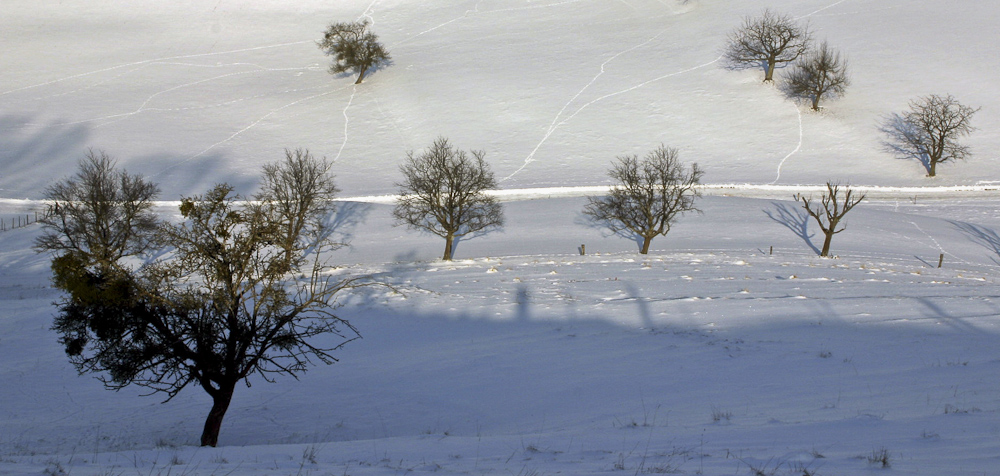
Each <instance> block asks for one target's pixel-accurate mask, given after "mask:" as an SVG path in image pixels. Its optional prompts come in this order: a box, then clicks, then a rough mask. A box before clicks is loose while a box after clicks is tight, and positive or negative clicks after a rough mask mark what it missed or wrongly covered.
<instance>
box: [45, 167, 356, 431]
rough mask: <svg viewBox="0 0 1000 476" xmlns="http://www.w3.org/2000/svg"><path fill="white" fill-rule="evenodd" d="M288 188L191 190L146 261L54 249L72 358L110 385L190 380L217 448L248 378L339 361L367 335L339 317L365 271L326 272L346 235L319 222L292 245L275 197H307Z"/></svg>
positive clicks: (171, 384)
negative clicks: (340, 305)
mask: <svg viewBox="0 0 1000 476" xmlns="http://www.w3.org/2000/svg"><path fill="white" fill-rule="evenodd" d="M276 167H277V169H282V170H283V169H284V168H286V167H291V166H290V165H288V163H287V162H286V163H285V164H281V165H277V166H276ZM321 169H322V167H321ZM270 170H272V171H273V170H275V169H273V168H272V169H270ZM324 171H325V169H324ZM279 175H280V174H279ZM331 185H332V184H331ZM289 186H292V185H289V184H287V183H282V182H280V181H279V182H271V185H270V186H269V187H265V190H266V191H267V190H269V191H270V193H263V192H262V193H263V195H262V196H263V197H265V198H267V199H268V200H265V201H256V200H255V201H247V200H244V199H243V198H242V197H240V196H239V195H236V194H234V193H233V189H232V187H231V186H229V185H226V184H222V185H218V186H216V187H214V188H213V189H212V190H210V191H209V192H207V193H206V194H204V195H202V196H194V197H186V198H184V199H182V200H181V205H180V212H181V215H182V216H183V221H182V222H180V223H177V224H162V225H161V227H160V228H159V230H158V232H157V234H158V236H157V239H156V242H157V243H158V245H159V247H160V248H159V249H157V251H158V252H159V253H160V255H159V256H160V257H159V259H157V260H156V261H153V262H149V263H146V264H144V265H141V266H138V267H134V266H132V265H130V264H129V263H130V262H135V261H137V260H129V259H121V258H120V259H118V260H117V261H112V262H108V263H107V264H106V265H102V266H93V265H91V264H90V263H93V262H94V261H95V260H96V258H94V257H93V256H92V255H91V254H90V252H89V251H88V250H87V249H84V248H74V249H72V253H64V254H62V255H59V256H57V257H56V258H54V259H53V264H52V269H53V275H54V277H53V282H54V283H55V285H56V287H58V288H59V289H61V290H63V291H65V292H66V293H67V295H66V297H64V298H63V299H62V301H61V302H60V303H59V313H58V315H57V317H56V319H55V324H54V326H53V328H54V329H55V330H56V331H57V332H59V334H60V335H61V337H60V341H61V343H62V344H63V345H64V346H65V349H66V353H67V354H68V355H69V358H70V361H71V363H73V365H74V366H75V367H76V368H77V370H78V371H79V372H80V373H96V374H99V375H100V378H101V380H102V381H103V382H104V385H105V386H106V387H108V388H111V389H120V388H124V387H126V386H129V385H137V386H141V387H146V388H148V389H151V390H152V391H153V392H154V393H156V392H162V393H164V394H166V395H167V400H170V399H171V398H173V397H174V396H175V395H177V394H178V392H180V391H181V390H183V389H184V388H185V387H187V386H188V385H195V386H198V387H201V388H202V389H203V390H204V391H205V392H206V393H208V394H209V396H211V397H212V408H211V410H210V412H209V414H208V417H207V418H206V420H205V426H204V430H203V432H202V436H201V444H202V445H203V446H215V445H216V444H217V443H218V438H219V430H220V428H221V425H222V420H223V418H224V416H225V414H226V411H227V410H228V408H229V405H230V403H231V401H232V397H233V393H234V391H235V388H236V386H237V385H238V384H239V383H240V382H245V383H246V384H247V385H249V384H250V380H251V378H252V377H255V376H256V377H259V378H262V379H264V380H265V381H273V380H274V378H275V377H276V376H278V375H290V376H293V377H294V376H297V375H298V374H300V373H302V372H305V371H306V370H307V368H308V367H310V366H311V365H313V364H314V363H316V361H319V362H323V363H327V364H330V363H333V362H335V361H336V359H335V358H334V357H333V355H332V352H333V351H334V350H336V349H338V348H340V347H341V346H343V345H344V344H346V343H347V342H349V341H351V340H354V339H356V338H358V337H359V335H358V333H357V331H356V330H355V329H354V328H353V327H352V326H351V325H350V323H348V322H347V321H345V320H342V319H340V318H338V317H337V316H336V315H334V314H333V310H334V309H335V308H336V306H337V303H336V300H335V299H336V296H337V294H338V293H340V292H341V291H344V290H347V289H351V288H354V287H357V286H360V285H363V284H364V283H363V282H362V279H363V278H357V277H346V278H345V277H336V276H334V275H331V274H329V273H328V272H327V271H328V270H329V268H330V267H329V266H327V265H326V263H324V262H323V261H322V260H321V259H322V258H321V255H322V254H323V251H324V250H326V249H329V248H330V247H333V246H337V244H336V243H332V242H331V241H329V239H328V238H326V237H328V236H329V235H330V233H327V232H324V230H323V229H322V227H323V225H322V222H321V221H317V222H315V223H318V224H319V225H318V226H319V228H320V229H317V230H315V231H316V234H315V236H314V237H311V242H310V245H309V247H305V246H299V245H297V244H296V245H293V246H292V247H291V248H289V247H287V246H286V244H287V243H289V242H291V243H299V242H300V240H302V239H303V236H302V235H301V234H300V235H296V236H291V237H290V236H289V231H288V230H289V226H288V224H289V220H288V214H287V212H286V209H284V208H281V207H277V206H275V205H274V203H275V201H279V200H278V199H276V198H274V197H276V196H288V197H292V196H297V195H295V193H293V192H291V191H289V190H284V188H285V187H289ZM276 189H282V190H281V191H280V192H277V191H276ZM327 190H329V188H327ZM292 201H294V200H292ZM317 203H321V202H311V204H309V205H304V206H303V209H301V210H299V211H300V212H301V214H300V215H298V216H303V217H313V216H314V214H315V210H316V209H317V207H321V206H325V205H318V204H317ZM312 228H313V226H312V225H307V226H303V227H302V228H301V230H308V229H312ZM68 229H71V230H75V229H76V227H75V226H71V227H68ZM290 238H291V239H290ZM135 239H136V240H139V238H135ZM39 248H40V249H41V250H43V251H53V252H57V253H58V252H61V251H62V249H60V248H48V247H45V246H39ZM126 249H127V250H136V249H138V248H136V247H135V246H132V247H127V248H126ZM129 257H130V256H129V255H128V252H126V253H124V254H123V256H122V258H129ZM321 336H322V338H321V339H320V337H321ZM330 336H339V339H331V338H330Z"/></svg>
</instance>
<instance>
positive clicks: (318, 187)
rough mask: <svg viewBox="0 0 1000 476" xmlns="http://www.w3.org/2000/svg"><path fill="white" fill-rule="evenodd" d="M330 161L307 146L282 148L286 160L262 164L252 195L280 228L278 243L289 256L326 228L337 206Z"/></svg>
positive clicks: (318, 237)
mask: <svg viewBox="0 0 1000 476" xmlns="http://www.w3.org/2000/svg"><path fill="white" fill-rule="evenodd" d="M332 166H333V163H331V162H328V161H327V160H326V159H325V158H323V159H317V158H316V157H313V155H312V154H310V153H309V151H308V150H303V149H295V150H294V151H292V150H288V149H285V160H284V161H282V162H274V163H270V164H266V165H264V168H263V171H262V177H261V178H262V180H263V183H262V184H261V190H260V192H258V193H257V195H256V196H255V197H254V198H255V200H256V201H258V202H260V203H261V204H262V205H264V206H265V207H267V209H268V214H269V215H270V216H271V217H272V218H273V220H274V221H275V223H276V224H277V225H278V226H279V227H280V228H281V235H282V236H281V247H282V248H284V250H285V255H286V257H287V258H288V259H289V260H290V259H291V258H292V256H293V255H296V254H301V252H302V251H303V249H304V247H307V246H309V245H310V244H311V243H313V242H315V241H316V240H317V239H322V238H323V237H324V236H325V235H326V234H327V233H328V232H329V230H328V227H327V226H326V220H327V219H328V218H329V216H330V214H332V213H333V212H334V210H336V203H335V202H334V198H335V197H336V196H337V192H338V191H339V190H337V186H336V185H335V184H334V177H333V174H332V173H331V172H330V168H331V167H332Z"/></svg>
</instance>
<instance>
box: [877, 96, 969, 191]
mask: <svg viewBox="0 0 1000 476" xmlns="http://www.w3.org/2000/svg"><path fill="white" fill-rule="evenodd" d="M978 111H979V108H972V107H969V106H965V105H962V104H961V103H959V102H958V100H956V99H955V98H954V97H953V96H951V95H950V94H949V95H947V96H938V95H936V94H932V95H930V96H925V97H921V98H918V99H916V100H913V101H910V110H909V111H906V112H904V113H902V114H892V115H891V116H889V117H888V118H886V120H885V121H884V122H883V124H882V127H881V130H882V132H883V133H885V134H886V135H887V136H888V140H887V141H886V142H885V143H884V145H885V146H886V148H887V149H888V150H890V151H892V152H895V153H897V154H899V155H900V156H901V157H903V158H915V159H917V160H919V161H920V162H921V163H923V164H924V168H926V169H927V175H928V176H930V177H933V176H935V174H936V173H937V165H938V164H941V163H945V162H951V161H956V160H962V159H965V158H967V157H969V156H970V155H972V152H971V150H970V149H969V147H968V146H965V145H962V144H959V143H958V139H959V138H960V137H963V136H967V135H969V134H970V133H972V131H974V130H976V128H975V127H973V126H972V116H973V115H974V114H975V113H976V112H978Z"/></svg>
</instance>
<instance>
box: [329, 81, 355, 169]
mask: <svg viewBox="0 0 1000 476" xmlns="http://www.w3.org/2000/svg"><path fill="white" fill-rule="evenodd" d="M357 93H358V85H357V84H355V85H354V89H353V90H351V98H350V99H348V100H347V105H346V106H344V112H343V113H344V142H341V143H340V149H339V150H337V156H336V157H334V158H333V161H334V162H336V161H337V160H338V159H340V154H341V153H342V152H344V147H346V146H347V126H348V125H349V124H350V123H351V118H350V117H348V116H347V110H348V109H350V108H351V103H353V102H354V95H355V94H357Z"/></svg>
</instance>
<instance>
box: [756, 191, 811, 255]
mask: <svg viewBox="0 0 1000 476" xmlns="http://www.w3.org/2000/svg"><path fill="white" fill-rule="evenodd" d="M771 204H772V205H774V208H775V209H774V210H773V211H772V210H767V209H764V210H762V211H763V212H764V214H765V215H767V217H768V218H770V219H772V220H774V221H776V222H778V223H780V224H781V225H782V226H784V227H785V228H788V229H789V230H792V232H793V233H795V234H796V235H798V237H799V238H802V241H804V242H806V244H807V245H809V248H812V250H813V252H815V253H816V254H817V255H818V254H819V253H820V250H819V248H817V247H816V245H814V244H813V242H812V237H813V236H815V233H809V214H808V213H806V212H804V211H802V210H799V209H798V208H797V207H794V208H793V207H789V206H788V205H786V204H784V203H778V202H772V203H771Z"/></svg>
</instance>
